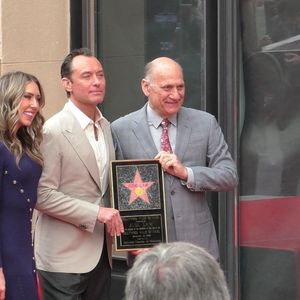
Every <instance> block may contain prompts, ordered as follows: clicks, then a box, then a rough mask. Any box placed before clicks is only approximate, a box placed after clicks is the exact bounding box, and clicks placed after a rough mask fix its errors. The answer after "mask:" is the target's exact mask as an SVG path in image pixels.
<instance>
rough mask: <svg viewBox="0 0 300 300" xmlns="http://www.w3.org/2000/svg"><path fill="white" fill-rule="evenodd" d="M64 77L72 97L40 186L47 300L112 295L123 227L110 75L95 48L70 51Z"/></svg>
mask: <svg viewBox="0 0 300 300" xmlns="http://www.w3.org/2000/svg"><path fill="white" fill-rule="evenodd" d="M61 78H62V84H63V87H64V89H65V90H66V92H67V95H68V98H69V100H68V102H67V104H66V105H65V107H64V108H63V109H62V111H60V112H59V113H57V114H56V115H54V116H53V117H52V118H50V119H49V120H48V121H47V122H46V124H45V127H44V141H43V144H42V152H43V157H44V169H43V173H42V176H41V179H40V183H39V188H38V203H37V209H38V210H39V215H38V219H37V224H36V229H35V256H36V264H37V268H38V272H39V278H40V283H41V288H42V294H43V299H44V300H48V299H49V300H50V299H51V300H55V299H57V300H73V299H74V300H75V299H87V300H91V299H102V300H104V299H109V290H110V275H111V274H110V273H111V242H112V241H111V237H112V236H114V235H120V234H121V233H122V232H123V230H124V229H123V223H122V220H121V218H120V215H119V212H118V211H117V210H115V209H113V208H110V207H109V206H110V199H109V189H108V166H109V161H110V160H111V159H114V148H113V144H112V137H111V132H110V128H109V123H108V121H107V120H106V119H105V118H104V117H103V116H102V114H101V112H100V111H99V109H98V108H97V105H98V104H100V103H102V101H103V98H104V95H105V77H104V72H103V68H102V65H101V63H100V62H99V61H98V59H97V58H96V57H94V56H93V55H92V54H91V53H90V52H89V50H88V49H77V50H74V51H72V52H70V53H69V54H68V55H67V56H66V58H65V60H64V62H63V64H62V66H61Z"/></svg>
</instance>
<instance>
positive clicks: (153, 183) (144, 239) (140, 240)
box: [110, 159, 168, 251]
mask: <svg viewBox="0 0 300 300" xmlns="http://www.w3.org/2000/svg"><path fill="white" fill-rule="evenodd" d="M110 172H111V174H110V175H111V195H112V207H114V208H115V209H118V210H119V212H120V215H121V217H122V220H123V223H124V234H123V235H121V236H116V237H115V250H116V251H124V250H135V249H142V248H150V247H152V246H154V245H155V244H158V243H165V242H167V241H168V235H167V222H166V209H165V207H166V206H165V193H164V176H163V170H162V167H161V164H160V163H159V161H158V160H155V159H147V160H113V161H111V162H110ZM126 185H130V186H126ZM133 190H134V191H133ZM139 194H140V195H141V196H139Z"/></svg>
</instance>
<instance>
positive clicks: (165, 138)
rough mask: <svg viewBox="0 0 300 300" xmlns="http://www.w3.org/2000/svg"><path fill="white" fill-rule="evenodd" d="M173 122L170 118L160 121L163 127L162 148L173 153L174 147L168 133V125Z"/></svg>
mask: <svg viewBox="0 0 300 300" xmlns="http://www.w3.org/2000/svg"><path fill="white" fill-rule="evenodd" d="M170 123H171V122H170V121H169V120H168V119H163V120H162V121H161V123H160V126H161V127H162V133H161V139H160V142H161V145H160V148H161V150H163V151H166V152H169V153H172V148H171V144H170V140H169V134H168V126H169V124H170Z"/></svg>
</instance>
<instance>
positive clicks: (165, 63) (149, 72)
mask: <svg viewBox="0 0 300 300" xmlns="http://www.w3.org/2000/svg"><path fill="white" fill-rule="evenodd" d="M175 69H177V70H178V71H179V72H180V73H181V75H182V77H183V71H182V67H181V66H180V65H179V63H177V62H176V61H175V60H173V59H171V58H169V57H158V58H155V59H154V60H152V61H150V62H149V63H148V64H147V65H146V66H145V73H144V78H145V79H146V80H148V81H152V80H153V75H154V74H157V73H160V72H166V71H170V72H173V70H175Z"/></svg>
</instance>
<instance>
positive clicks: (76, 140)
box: [62, 106, 101, 190]
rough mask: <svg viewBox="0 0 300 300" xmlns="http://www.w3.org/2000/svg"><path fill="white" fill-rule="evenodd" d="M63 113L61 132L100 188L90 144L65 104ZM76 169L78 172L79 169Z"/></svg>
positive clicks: (97, 171)
mask: <svg viewBox="0 0 300 300" xmlns="http://www.w3.org/2000/svg"><path fill="white" fill-rule="evenodd" d="M64 113H65V116H64V117H63V120H65V121H64V122H63V123H62V124H63V126H64V128H63V131H62V132H63V134H64V136H65V137H66V139H67V140H68V141H69V143H70V146H71V147H72V148H73V150H74V151H75V152H76V153H77V155H78V158H79V159H80V160H81V161H82V163H83V164H84V165H85V167H86V168H87V170H88V172H89V173H90V175H91V177H92V178H93V180H94V181H95V183H96V184H97V186H98V187H99V189H100V190H101V185H100V175H99V170H98V167H97V162H96V158H95V155H94V151H93V148H92V146H91V145H90V143H89V141H88V139H87V137H86V135H85V133H84V131H83V130H82V128H81V127H80V125H79V123H78V122H77V121H76V119H75V117H74V116H73V114H72V113H71V112H70V111H69V110H68V109H67V107H66V106H65V108H64ZM76 171H78V172H80V170H76Z"/></svg>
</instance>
